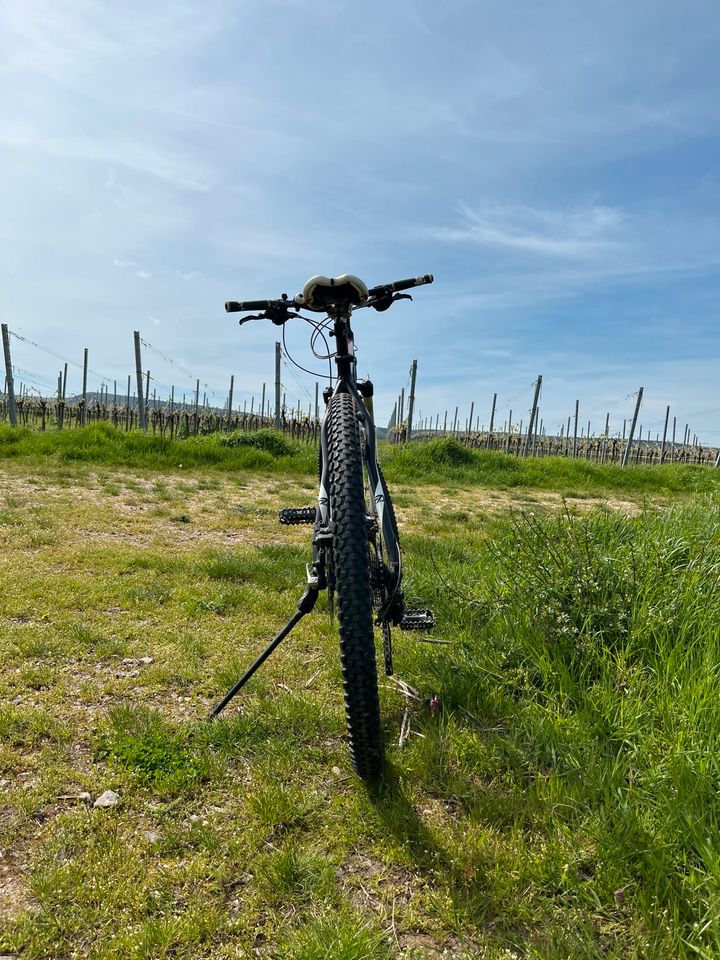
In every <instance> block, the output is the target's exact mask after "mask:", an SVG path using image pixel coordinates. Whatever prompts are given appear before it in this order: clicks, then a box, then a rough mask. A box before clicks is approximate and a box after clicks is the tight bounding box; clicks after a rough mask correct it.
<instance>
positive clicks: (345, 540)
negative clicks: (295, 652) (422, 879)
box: [211, 274, 435, 781]
mask: <svg viewBox="0 0 720 960" xmlns="http://www.w3.org/2000/svg"><path fill="white" fill-rule="evenodd" d="M432 281H433V277H432V276H431V275H430V274H427V275H425V276H421V277H415V278H411V279H408V280H399V281H396V282H395V283H385V284H381V285H380V286H376V287H371V288H369V289H368V287H367V286H366V285H365V283H364V282H363V281H362V280H360V279H359V278H358V277H356V276H352V275H350V274H343V275H342V276H340V277H323V276H316V277H312V278H311V279H310V280H308V282H307V283H306V284H305V286H304V288H303V291H302V293H300V294H298V295H297V296H295V297H293V298H292V299H289V298H288V296H287V294H283V295H282V297H281V298H280V299H277V300H245V301H228V302H227V303H226V304H225V310H226V311H228V312H229V313H235V312H255V313H254V315H252V316H247V317H243V318H242V319H241V320H240V323H241V324H243V323H246V322H247V321H249V320H255V319H268V320H271V321H272V322H273V323H274V324H276V325H277V326H282V325H284V324H285V323H286V322H287V321H288V320H290V319H303V320H306V321H307V322H308V323H309V324H310V325H311V326H312V328H313V333H312V335H311V348H312V351H313V354H314V356H315V357H316V358H318V359H321V360H326V361H328V363H329V364H330V377H329V380H330V385H329V387H327V388H326V389H325V391H324V392H323V399H324V401H325V404H326V414H325V417H324V419H323V423H322V427H321V431H320V446H319V451H318V479H319V490H318V497H317V503H316V504H315V505H314V506H312V507H301V508H287V509H283V510H281V511H280V513H279V520H280V522H281V523H284V524H300V523H307V524H312V526H313V536H312V561H311V562H309V563H308V564H307V565H306V573H307V583H306V587H305V591H304V593H303V595H302V597H301V598H300V600H299V602H298V606H297V610H296V612H295V614H294V615H293V617H291V619H290V620H289V622H288V623H287V624H286V626H285V627H284V628H283V629H282V630H281V631H280V633H279V634H278V635H277V636H276V637H275V639H274V640H273V641H272V643H270V644H269V646H268V647H267V648H266V649H265V651H264V652H263V653H262V654H261V655H260V656H259V657H258V659H257V660H256V661H255V663H253V665H252V666H251V667H250V668H249V669H248V670H247V671H246V673H245V674H244V675H243V676H242V677H241V678H240V680H238V682H237V683H236V684H235V686H234V687H233V688H232V689H231V690H230V691H229V692H228V694H227V695H226V696H225V698H224V699H223V700H222V701H221V702H220V703H219V704H218V705H217V707H215V709H214V710H213V711H212V713H211V717H215V716H217V715H218V714H219V713H220V711H221V710H223V709H224V707H225V706H226V705H227V704H228V703H229V702H230V700H231V699H232V698H233V697H234V696H235V695H236V694H237V692H238V691H239V690H240V689H241V688H242V687H243V686H244V685H245V683H246V682H247V681H248V680H249V679H250V677H251V676H252V675H253V673H254V672H255V671H256V670H257V669H258V668H259V667H260V666H261V664H262V663H264V661H265V660H266V659H267V657H269V656H270V654H271V653H272V652H273V650H274V649H275V648H276V647H277V646H278V644H279V643H280V642H281V641H282V640H283V639H284V638H285V637H286V636H287V635H288V633H290V631H291V630H292V629H293V627H294V626H295V624H296V623H298V621H299V620H301V619H302V618H303V617H304V616H306V615H307V614H308V613H310V611H311V610H312V609H313V607H314V606H315V601H316V600H317V597H318V593H319V591H320V590H327V592H328V597H329V607H330V615H331V617H333V612H334V609H335V604H337V620H338V633H339V637H340V661H341V667H342V677H343V692H344V698H345V716H346V721H347V731H348V740H349V747H350V756H351V760H352V765H353V768H354V770H355V771H356V773H357V774H358V775H359V776H360V777H361V778H363V779H364V780H367V781H374V780H377V779H378V778H379V777H380V776H381V774H382V771H383V765H384V751H383V740H382V729H381V723H380V701H379V696H378V679H377V667H376V652H375V641H374V627H375V626H377V627H379V628H380V630H381V632H382V641H383V657H384V661H385V672H386V673H387V675H388V676H390V675H392V672H393V663H392V638H391V628H392V627H393V626H397V627H400V628H401V629H403V630H413V629H415V630H427V629H430V628H432V626H434V622H435V621H434V617H433V615H432V612H431V611H430V610H424V609H416V610H409V609H407V606H406V602H405V597H404V594H403V590H402V575H403V569H402V556H401V552H400V540H399V535H398V526H397V520H396V517H395V511H394V509H393V504H392V500H391V499H390V494H389V492H388V488H387V485H386V483H385V478H384V477H383V474H382V471H381V469H380V466H379V465H378V461H377V444H376V431H375V424H374V422H373V399H372V398H373V384H372V383H371V382H370V381H369V380H360V381H359V380H358V379H357V377H356V366H357V365H356V358H355V339H354V335H353V331H352V328H351V317H352V315H353V313H354V312H355V311H356V310H359V309H361V308H366V307H372V308H374V309H375V310H379V311H385V310H387V309H388V308H389V307H390V306H392V304H393V303H395V302H397V301H398V300H402V299H408V300H411V299H412V297H411V296H410V295H409V294H407V293H403V292H402V291H405V290H409V289H411V288H413V287H419V286H421V285H423V284H426V283H432ZM300 310H308V311H311V313H313V314H325V318H324V319H323V320H322V321H318V320H316V319H315V318H314V317H307V316H303V314H301V313H300V312H299V311H300ZM328 338H331V339H333V340H334V348H333V349H332V350H331V349H330V348H329V346H328ZM320 339H323V340H324V342H325V350H326V352H325V354H319V353H318V352H317V343H318V340H320ZM333 361H334V363H335V366H336V375H335V376H333V374H332V362H333ZM308 372H310V371H308Z"/></svg>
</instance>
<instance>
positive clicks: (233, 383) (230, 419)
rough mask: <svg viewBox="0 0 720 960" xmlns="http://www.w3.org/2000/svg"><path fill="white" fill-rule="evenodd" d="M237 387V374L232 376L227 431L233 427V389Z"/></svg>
mask: <svg viewBox="0 0 720 960" xmlns="http://www.w3.org/2000/svg"><path fill="white" fill-rule="evenodd" d="M234 386H235V374H234V373H233V374H231V375H230V392H229V393H228V418H227V428H226V429H227V430H229V429H230V427H231V426H232V402H233V387H234Z"/></svg>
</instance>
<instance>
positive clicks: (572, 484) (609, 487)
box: [383, 438, 720, 496]
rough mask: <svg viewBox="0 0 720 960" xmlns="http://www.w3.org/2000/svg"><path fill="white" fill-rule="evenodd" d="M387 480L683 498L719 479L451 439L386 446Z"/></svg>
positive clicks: (692, 471)
mask: <svg viewBox="0 0 720 960" xmlns="http://www.w3.org/2000/svg"><path fill="white" fill-rule="evenodd" d="M383 469H384V471H385V474H386V476H387V478H388V480H391V481H395V482H403V480H404V479H405V478H407V477H412V479H413V483H423V482H425V483H442V484H447V483H448V481H452V482H454V483H457V484H468V483H469V484H477V485H479V486H484V487H492V488H494V489H498V490H503V489H508V488H512V487H534V488H537V489H541V490H555V491H559V492H565V493H566V494H567V495H571V496H577V495H584V494H587V493H593V494H605V495H607V494H631V495H640V496H642V495H643V494H650V495H656V494H665V495H670V494H687V493H703V492H713V491H717V490H718V489H719V485H720V479H718V477H717V476H716V473H715V472H714V471H713V470H710V469H708V468H707V467H700V466H685V465H678V464H666V465H663V466H662V467H658V466H655V467H645V466H643V467H639V466H633V467H630V468H626V469H624V470H623V469H622V468H621V467H620V466H619V465H615V464H597V463H592V462H590V461H587V460H572V459H569V458H567V457H544V458H542V459H537V458H533V457H529V458H528V459H524V458H522V457H515V456H509V455H507V454H504V453H498V452H495V451H486V450H476V449H474V448H471V447H466V446H464V445H463V444H461V443H458V441H457V440H454V439H452V438H446V439H437V440H428V441H426V442H422V443H410V444H406V445H403V446H394V445H393V446H389V447H388V448H387V450H386V455H385V457H384V460H383Z"/></svg>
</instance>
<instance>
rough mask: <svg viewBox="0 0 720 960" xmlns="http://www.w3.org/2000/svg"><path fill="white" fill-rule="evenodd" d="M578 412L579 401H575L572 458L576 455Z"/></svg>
mask: <svg viewBox="0 0 720 960" xmlns="http://www.w3.org/2000/svg"><path fill="white" fill-rule="evenodd" d="M579 414H580V401H579V400H576V401H575V432H574V433H573V453H572V455H573V460H574V459H575V458H576V457H577V432H578V416H579Z"/></svg>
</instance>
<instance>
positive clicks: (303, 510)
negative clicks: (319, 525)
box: [278, 507, 315, 526]
mask: <svg viewBox="0 0 720 960" xmlns="http://www.w3.org/2000/svg"><path fill="white" fill-rule="evenodd" d="M278 520H279V521H280V523H284V524H286V525H288V526H289V525H291V524H296V523H315V507H286V508H285V509H284V510H281V511H280V513H279V514H278Z"/></svg>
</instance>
